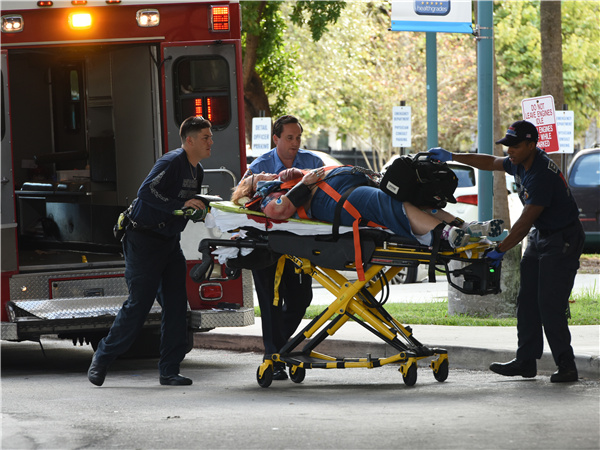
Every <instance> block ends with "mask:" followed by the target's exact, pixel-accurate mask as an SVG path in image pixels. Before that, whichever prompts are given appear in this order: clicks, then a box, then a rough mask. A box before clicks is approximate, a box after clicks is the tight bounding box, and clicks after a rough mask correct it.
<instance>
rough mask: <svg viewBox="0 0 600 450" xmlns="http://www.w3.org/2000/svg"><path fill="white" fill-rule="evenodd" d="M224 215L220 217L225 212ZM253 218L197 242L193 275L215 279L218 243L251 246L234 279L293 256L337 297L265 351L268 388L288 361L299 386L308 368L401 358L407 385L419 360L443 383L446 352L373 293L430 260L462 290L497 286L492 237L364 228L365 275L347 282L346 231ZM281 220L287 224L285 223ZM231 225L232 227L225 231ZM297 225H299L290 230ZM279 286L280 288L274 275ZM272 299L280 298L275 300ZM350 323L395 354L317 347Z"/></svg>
mask: <svg viewBox="0 0 600 450" xmlns="http://www.w3.org/2000/svg"><path fill="white" fill-rule="evenodd" d="M211 207H212V208H213V212H215V208H216V209H217V210H219V211H221V213H222V212H224V211H225V212H228V213H234V214H236V215H238V216H242V215H247V213H248V211H247V210H244V209H240V208H239V207H236V206H234V205H233V204H231V203H229V202H219V203H217V204H211ZM221 213H217V214H216V215H217V216H219V215H221V216H222V214H221ZM240 213H243V214H240ZM250 215H251V216H258V218H259V219H260V220H259V221H258V222H257V221H256V218H257V217H251V218H250V222H251V225H250V226H248V225H247V223H245V221H244V220H242V221H241V222H242V226H240V227H239V228H241V229H244V230H245V231H246V233H245V237H244V238H241V239H204V240H202V242H201V243H200V247H199V250H200V252H201V253H202V254H203V258H202V263H201V264H198V265H197V266H195V267H194V268H193V269H192V271H191V273H190V275H191V276H192V278H193V279H194V280H195V281H196V282H203V281H205V280H207V279H208V278H209V277H210V273H211V271H212V267H213V265H214V260H213V256H212V252H213V250H215V248H217V247H230V248H237V249H252V252H251V253H250V254H248V255H245V256H237V257H236V258H233V259H230V260H229V261H228V262H227V267H228V270H227V272H228V275H229V276H230V277H236V276H239V271H240V269H253V268H259V267H258V266H257V265H262V266H267V265H270V264H272V263H274V262H275V261H278V270H277V273H278V274H279V273H281V271H282V269H283V263H284V262H285V260H289V261H291V262H292V263H293V264H294V265H295V266H296V271H297V272H299V273H300V272H303V273H306V274H308V275H310V276H311V277H312V278H313V279H314V280H316V281H317V282H318V283H319V284H320V285H321V286H323V287H324V288H325V289H327V290H328V291H329V292H331V293H332V294H333V296H334V297H335V299H334V301H333V302H332V303H331V304H330V305H329V306H328V307H327V309H326V310H325V311H323V312H322V313H321V314H320V315H319V316H318V317H316V318H315V319H313V320H312V321H311V322H310V323H309V324H308V325H307V326H306V327H305V328H304V329H303V330H301V331H300V332H299V333H297V334H296V335H295V336H293V337H292V338H291V339H290V340H289V342H288V343H287V344H286V345H285V346H284V347H283V348H282V349H281V350H280V351H279V353H274V354H271V355H265V359H264V361H263V363H262V364H261V365H260V366H259V367H258V370H257V374H256V378H257V381H258V384H259V385H260V386H261V387H265V388H266V387H268V386H270V385H271V382H272V380H273V364H274V363H275V362H281V363H284V364H285V365H286V366H288V367H289V374H290V378H291V380H292V381H293V382H295V383H301V382H302V381H303V380H304V377H305V375H306V370H307V369H345V368H355V367H363V368H369V369H371V368H374V367H380V366H384V365H386V364H390V363H396V364H399V365H400V368H399V371H400V372H401V373H402V377H403V380H404V383H405V384H406V385H407V386H412V385H414V384H415V383H416V381H417V361H419V360H421V359H425V358H429V359H431V362H430V368H431V369H432V371H433V376H434V377H435V379H436V380H438V381H440V382H442V381H445V380H446V378H447V377H448V368H449V362H448V353H447V351H446V350H444V349H440V348H429V347H427V346H426V345H423V344H422V343H420V342H419V341H418V340H417V339H416V338H415V337H414V336H413V334H412V330H411V328H410V327H409V326H405V325H402V324H401V323H399V322H398V321H397V320H395V319H394V318H393V317H392V316H391V315H390V314H389V313H388V312H387V311H386V310H385V308H384V306H383V305H384V303H385V299H381V300H379V299H377V298H376V296H377V295H383V296H384V297H385V296H386V295H385V294H386V292H387V294H388V295H389V284H388V281H387V280H391V279H392V278H393V277H394V276H396V275H397V274H398V272H400V270H402V268H403V267H406V266H411V265H412V266H414V265H418V264H428V265H429V268H430V279H432V278H433V275H434V270H435V268H436V266H437V268H438V270H440V266H443V267H444V269H442V271H443V272H445V273H446V276H447V279H448V281H449V283H450V284H451V285H452V286H453V287H455V288H456V289H458V290H459V291H461V292H464V293H468V294H478V295H485V294H489V293H497V292H499V290H500V267H498V268H493V267H491V266H490V264H489V260H487V259H486V258H485V257H484V253H485V252H486V251H487V250H488V249H489V248H490V246H491V244H490V243H489V241H478V242H473V243H469V244H468V245H466V246H465V247H462V248H458V249H451V248H450V247H448V246H444V245H443V244H444V243H445V242H444V241H441V240H440V239H439V238H438V239H434V244H433V245H432V246H424V245H421V244H419V243H417V242H416V241H414V240H412V239H406V238H403V237H398V236H394V235H392V234H389V233H387V232H386V231H383V230H379V229H365V230H361V231H360V245H361V250H362V252H361V253H362V260H363V268H364V271H365V280H364V281H360V280H356V281H350V280H348V279H347V278H346V277H345V276H344V275H342V273H340V272H345V271H349V270H353V269H355V259H354V256H355V254H354V244H353V241H354V240H353V236H352V235H351V234H341V235H340V236H339V237H337V239H336V240H331V236H329V235H326V234H323V235H308V234H304V235H303V234H300V235H298V234H294V233H293V232H291V231H285V228H283V229H282V228H281V227H278V229H277V230H275V231H272V230H273V224H272V223H270V220H269V219H266V218H265V217H264V215H261V214H260V213H254V212H252V213H251V214H250ZM227 220H230V218H228V219H227ZM217 222H218V221H217ZM233 222H235V220H234V221H233ZM297 222H298V221H297ZM299 222H310V221H299ZM238 223H239V222H238ZM257 223H260V225H257ZM278 223H279V225H282V224H283V222H282V221H278ZM305 224H306V223H305ZM318 224H322V223H321V222H319V223H318ZM231 226H232V225H227V226H226V228H230V227H231ZM330 226H331V225H329V227H330ZM293 228H294V226H292V227H291V228H290V229H293ZM269 230H271V231H269ZM325 230H327V227H325ZM228 231H231V230H228ZM450 261H460V262H462V263H463V264H459V266H462V267H460V268H458V269H455V270H450V269H449V268H448V263H449V262H450ZM280 269H281V270H280ZM275 285H276V287H277V286H278V281H277V280H276V283H275ZM276 290H277V289H276ZM275 301H278V299H277V297H276V299H275ZM349 320H353V321H355V322H357V323H359V324H360V325H361V326H363V327H364V328H365V329H366V330H368V331H369V332H371V333H373V334H374V335H376V336H378V337H379V338H380V339H381V340H383V341H384V342H386V343H387V344H389V345H390V346H391V347H393V348H394V349H395V350H396V351H397V353H396V354H394V355H392V356H389V357H383V358H374V357H371V356H370V355H365V356H364V357H358V358H355V357H352V358H349V357H334V356H329V355H325V354H323V353H320V352H317V351H316V350H315V349H316V347H317V346H318V345H319V344H321V343H322V342H323V341H324V340H325V339H326V338H327V337H329V336H333V335H334V334H335V333H336V332H337V331H338V330H339V329H340V328H341V327H342V326H343V325H344V324H345V323H346V322H348V321H349ZM307 340H308V341H307ZM305 341H307V342H306V343H305ZM303 343H304V345H303V346H302V347H301V345H302V344H303Z"/></svg>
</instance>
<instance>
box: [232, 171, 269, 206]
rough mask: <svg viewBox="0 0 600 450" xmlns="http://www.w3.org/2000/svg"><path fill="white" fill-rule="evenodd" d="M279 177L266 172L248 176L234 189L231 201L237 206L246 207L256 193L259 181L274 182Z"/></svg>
mask: <svg viewBox="0 0 600 450" xmlns="http://www.w3.org/2000/svg"><path fill="white" fill-rule="evenodd" d="M277 177H278V176H277V174H274V173H264V172H263V173H257V174H253V175H248V176H247V177H246V178H244V179H243V180H242V181H240V183H239V184H238V185H237V186H236V187H235V188H234V190H233V194H232V195H231V201H232V202H233V203H235V204H236V205H240V206H244V205H245V204H246V203H248V202H249V201H250V199H251V198H252V196H253V195H254V193H255V192H256V185H257V184H258V182H259V181H272V180H276V179H277Z"/></svg>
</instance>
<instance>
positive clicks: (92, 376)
mask: <svg viewBox="0 0 600 450" xmlns="http://www.w3.org/2000/svg"><path fill="white" fill-rule="evenodd" d="M107 371H108V365H104V364H100V363H99V362H98V359H97V358H96V353H94V356H93V358H92V363H91V364H90V368H89V369H88V373H87V376H88V380H90V382H91V383H92V384H95V385H96V386H102V384H103V383H104V378H106V372H107Z"/></svg>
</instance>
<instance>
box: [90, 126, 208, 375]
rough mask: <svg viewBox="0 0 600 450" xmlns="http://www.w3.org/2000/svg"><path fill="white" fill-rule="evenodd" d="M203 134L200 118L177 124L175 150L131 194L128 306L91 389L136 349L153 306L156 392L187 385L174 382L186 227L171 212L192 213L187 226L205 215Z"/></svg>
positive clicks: (180, 352) (97, 364)
mask: <svg viewBox="0 0 600 450" xmlns="http://www.w3.org/2000/svg"><path fill="white" fill-rule="evenodd" d="M210 127H211V124H210V122H209V121H208V120H205V119H203V118H202V117H189V118H188V119H186V120H185V121H183V123H182V124H181V127H180V130H179V134H180V137H181V142H182V148H179V149H177V150H172V151H170V152H168V153H166V154H165V155H164V156H163V157H162V158H160V159H159V160H158V161H157V162H156V164H155V165H154V167H153V168H152V170H151V171H150V173H149V174H148V176H147V177H146V179H145V180H144V182H143V183H142V185H141V187H140V189H139V191H138V198H137V199H136V200H135V201H134V204H133V209H132V211H131V213H130V220H131V224H130V225H129V226H128V228H127V232H126V233H125V236H124V237H123V254H124V255H125V279H126V281H127V287H128V289H129V298H128V299H127V301H126V302H125V303H124V304H123V307H122V308H121V310H120V311H119V313H118V314H117V317H116V318H115V321H114V323H113V325H112V327H111V329H110V332H109V333H108V336H106V337H105V338H104V339H102V340H101V341H100V343H99V344H98V349H97V350H96V353H94V357H93V359H92V363H91V365H90V368H89V370H88V379H89V380H90V382H92V383H93V384H95V385H96V386H101V385H102V384H103V383H104V378H105V377H106V372H107V370H108V366H109V365H110V363H112V362H113V361H114V360H115V359H116V358H117V357H118V356H119V355H121V354H123V353H124V352H126V351H127V349H128V348H129V347H130V346H131V344H132V343H133V342H134V341H135V339H136V337H137V335H138V334H139V332H140V330H141V329H142V326H143V324H144V321H145V320H146V317H147V315H148V312H149V311H150V308H151V307H152V304H153V303H154V300H155V299H156V300H157V301H158V302H159V303H160V305H161V307H162V323H161V343H160V359H159V362H158V367H159V373H160V378H159V380H160V384H162V385H170V386H181V385H190V384H192V380H191V379H189V378H186V377H183V376H181V375H179V364H180V363H181V361H182V360H183V358H184V357H185V353H186V350H187V348H188V342H187V338H188V336H187V323H186V316H187V307H188V303H187V293H186V286H185V279H186V261H185V257H184V256H183V252H182V251H181V246H180V243H179V240H180V235H181V232H182V231H183V229H184V228H185V226H186V225H187V219H186V218H184V217H181V216H174V215H173V211H174V210H180V209H182V208H193V209H195V210H196V211H197V212H196V213H194V215H192V216H190V218H191V219H192V220H196V218H200V217H196V215H198V216H201V215H203V214H202V213H203V212H204V209H205V208H206V207H205V205H204V203H203V202H202V201H201V200H199V199H196V198H194V196H195V195H196V194H198V193H200V187H201V186H202V179H203V176H204V169H203V168H202V165H200V161H201V160H203V159H205V158H208V157H209V156H210V152H211V146H212V144H213V140H212V132H211V129H210Z"/></svg>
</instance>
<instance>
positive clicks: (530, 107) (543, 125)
mask: <svg viewBox="0 0 600 450" xmlns="http://www.w3.org/2000/svg"><path fill="white" fill-rule="evenodd" d="M521 109H522V110H523V119H524V120H526V121H528V122H531V123H532V124H534V125H535V126H536V128H537V131H538V135H539V139H538V143H537V146H538V147H539V148H541V149H542V150H544V151H545V152H546V153H551V152H557V151H558V150H559V145H558V132H557V130H556V114H555V111H554V97H552V96H551V95H544V96H542V97H534V98H526V99H525V100H523V101H522V102H521Z"/></svg>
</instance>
